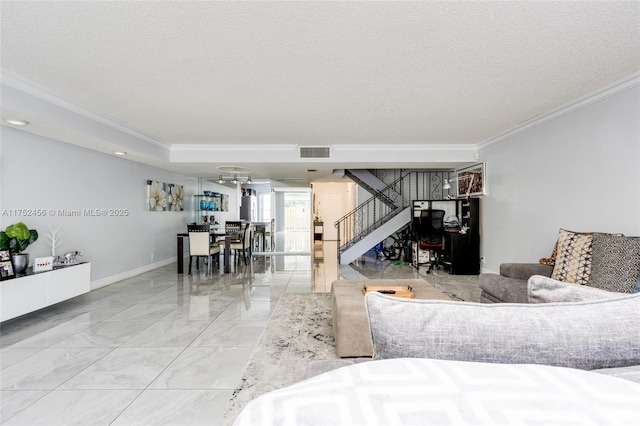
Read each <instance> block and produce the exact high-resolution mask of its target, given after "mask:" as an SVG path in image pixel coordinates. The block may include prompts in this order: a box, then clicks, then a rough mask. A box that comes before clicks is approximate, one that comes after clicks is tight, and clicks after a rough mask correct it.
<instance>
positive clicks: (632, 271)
mask: <svg viewBox="0 0 640 426" xmlns="http://www.w3.org/2000/svg"><path fill="white" fill-rule="evenodd" d="M638 271H640V237H624V236H619V235H607V234H598V233H596V234H593V246H592V261H591V276H590V278H589V282H588V283H587V285H589V286H591V287H596V288H601V289H603V290H609V291H617V292H620V293H633V292H634V289H635V287H636V284H637V283H638Z"/></svg>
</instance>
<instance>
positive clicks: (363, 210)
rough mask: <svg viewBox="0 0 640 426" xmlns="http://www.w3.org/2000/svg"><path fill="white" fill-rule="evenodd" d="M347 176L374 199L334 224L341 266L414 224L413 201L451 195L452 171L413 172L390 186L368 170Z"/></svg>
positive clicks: (356, 171) (346, 171) (349, 173)
mask: <svg viewBox="0 0 640 426" xmlns="http://www.w3.org/2000/svg"><path fill="white" fill-rule="evenodd" d="M345 175H346V176H349V177H350V178H351V179H353V180H354V181H355V182H356V183H358V184H359V185H360V186H361V187H363V188H364V189H366V190H367V191H368V192H370V193H371V194H372V195H373V196H372V197H371V198H369V199H368V200H367V201H365V202H364V203H362V204H360V205H359V206H358V207H356V208H355V209H354V210H353V211H351V212H349V213H348V214H346V215H344V216H343V217H342V218H340V219H339V220H338V221H337V222H336V223H335V224H334V226H335V227H336V228H337V230H338V247H339V250H338V257H339V260H340V264H341V265H347V264H349V263H351V262H353V261H354V260H356V259H357V258H359V257H360V256H362V255H363V254H365V253H366V252H367V251H369V250H371V248H373V247H375V246H376V244H378V243H379V242H380V241H382V240H384V239H385V238H387V237H388V236H389V235H392V234H393V233H395V232H397V231H399V230H400V229H402V228H403V227H405V226H407V225H408V224H410V223H411V210H412V209H411V201H412V200H428V199H431V200H437V199H444V198H445V196H446V195H447V193H448V192H446V191H445V190H444V189H443V188H442V183H443V180H444V179H445V178H448V177H449V172H448V171H411V172H408V173H406V174H404V175H401V176H400V177H399V178H398V179H396V180H395V181H393V182H392V183H390V184H386V183H384V182H383V181H381V180H380V179H378V177H376V176H375V175H374V174H373V173H371V172H370V171H368V170H362V169H361V170H345Z"/></svg>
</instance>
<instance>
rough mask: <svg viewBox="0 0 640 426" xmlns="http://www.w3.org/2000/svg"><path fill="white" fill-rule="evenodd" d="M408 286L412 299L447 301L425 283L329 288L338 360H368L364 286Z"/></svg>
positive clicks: (358, 282)
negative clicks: (364, 357) (362, 358)
mask: <svg viewBox="0 0 640 426" xmlns="http://www.w3.org/2000/svg"><path fill="white" fill-rule="evenodd" d="M365 284H366V285H372V286H374V285H393V286H398V285H400V286H411V287H412V288H413V293H414V296H415V298H416V299H438V300H451V298H450V297H449V296H447V295H446V294H444V293H443V292H441V291H440V290H437V289H435V288H434V287H432V286H431V284H429V283H428V282H426V281H425V280H419V279H417V280H390V279H387V280H384V279H379V280H339V281H334V282H333V284H332V285H331V311H332V316H333V335H334V338H335V341H336V353H337V354H338V356H339V357H342V358H345V357H361V356H372V355H373V346H372V345H371V332H370V331H369V319H368V318H367V313H366V311H365V307H364V295H363V294H362V287H364V285H365Z"/></svg>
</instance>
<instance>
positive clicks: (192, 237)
mask: <svg viewBox="0 0 640 426" xmlns="http://www.w3.org/2000/svg"><path fill="white" fill-rule="evenodd" d="M187 231H188V233H189V275H191V262H192V260H193V257H194V256H195V258H196V270H198V271H200V258H201V257H206V258H207V275H211V263H213V256H215V255H219V254H220V246H218V243H211V236H210V228H209V225H188V226H187ZM216 257H217V263H218V267H220V257H219V256H216Z"/></svg>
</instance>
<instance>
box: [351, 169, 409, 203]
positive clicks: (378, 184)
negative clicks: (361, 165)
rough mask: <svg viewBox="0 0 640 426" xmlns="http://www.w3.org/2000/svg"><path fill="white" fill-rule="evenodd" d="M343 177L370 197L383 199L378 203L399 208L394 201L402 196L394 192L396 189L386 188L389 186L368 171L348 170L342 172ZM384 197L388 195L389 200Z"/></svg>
mask: <svg viewBox="0 0 640 426" xmlns="http://www.w3.org/2000/svg"><path fill="white" fill-rule="evenodd" d="M344 175H345V176H347V177H348V178H350V179H351V180H352V181H354V182H355V183H357V184H358V185H360V187H361V188H363V189H364V190H366V191H367V192H369V193H370V194H371V195H373V196H376V195H379V196H381V197H383V198H381V199H380V201H382V202H384V203H386V204H388V205H389V207H393V206H395V207H401V206H398V205H396V204H395V200H398V199H400V198H402V196H401V195H400V194H399V193H398V192H396V188H387V187H388V186H389V185H388V184H386V183H385V182H384V181H382V180H380V179H379V178H378V176H376V175H374V174H373V173H371V172H370V171H369V170H367V169H348V170H345V171H344ZM386 195H389V198H386Z"/></svg>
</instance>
